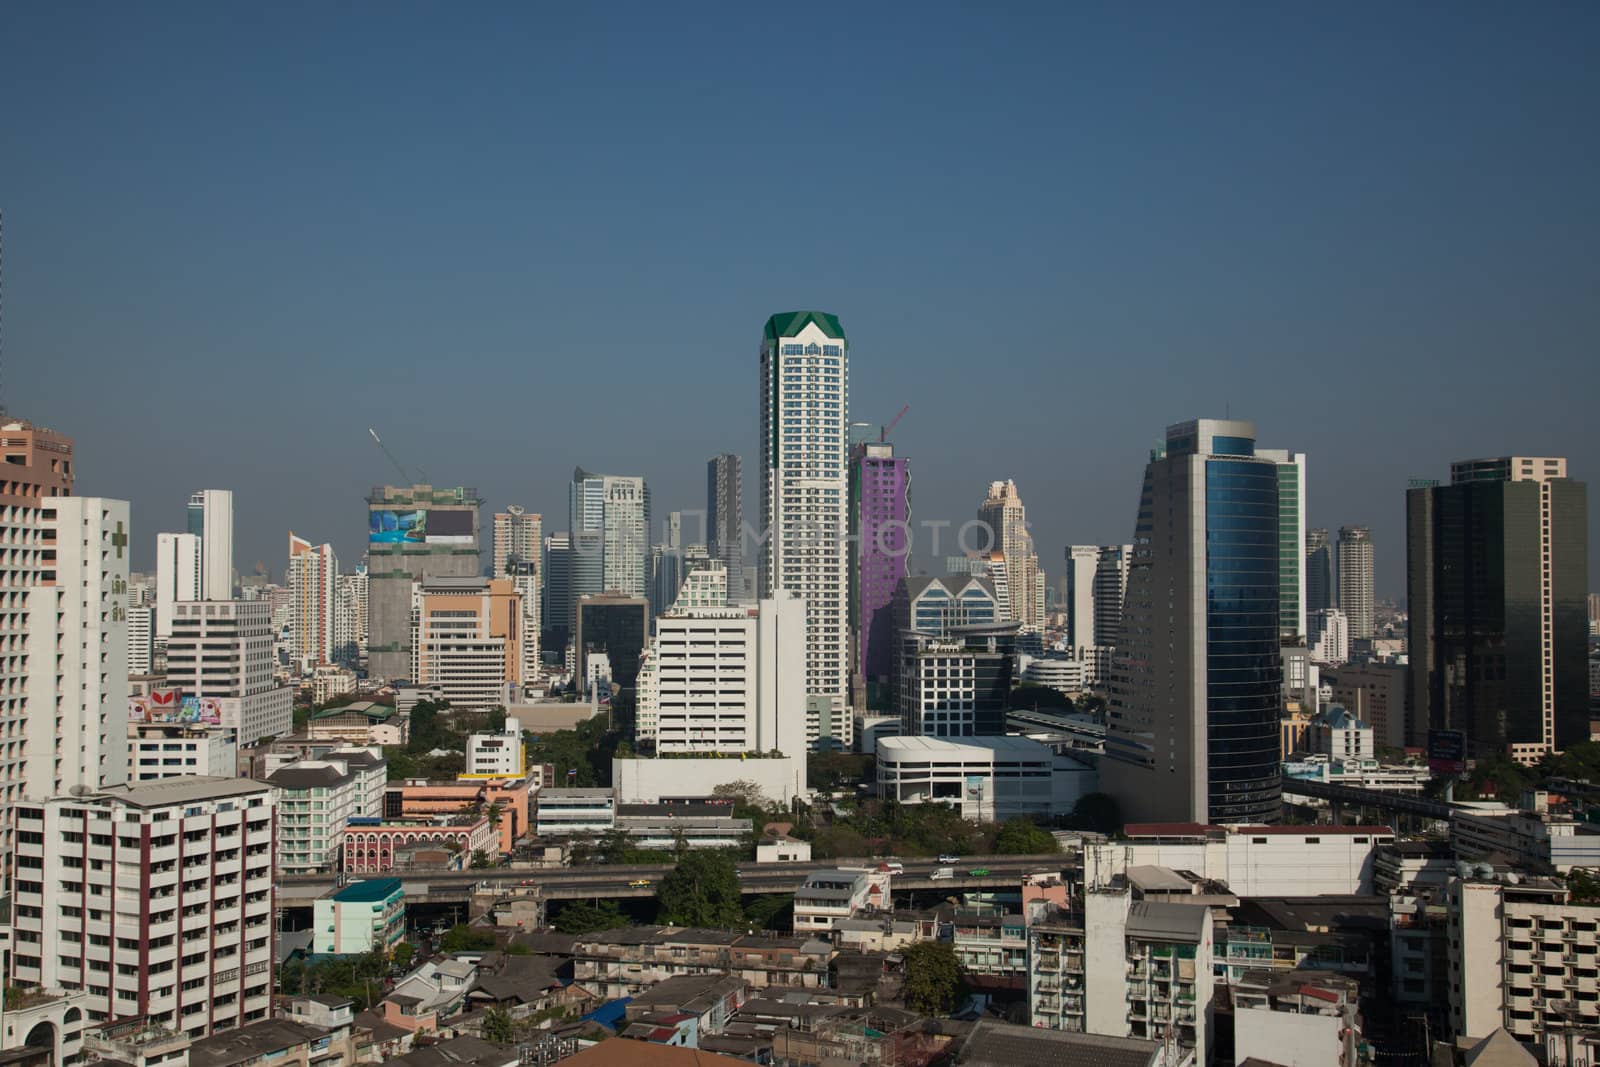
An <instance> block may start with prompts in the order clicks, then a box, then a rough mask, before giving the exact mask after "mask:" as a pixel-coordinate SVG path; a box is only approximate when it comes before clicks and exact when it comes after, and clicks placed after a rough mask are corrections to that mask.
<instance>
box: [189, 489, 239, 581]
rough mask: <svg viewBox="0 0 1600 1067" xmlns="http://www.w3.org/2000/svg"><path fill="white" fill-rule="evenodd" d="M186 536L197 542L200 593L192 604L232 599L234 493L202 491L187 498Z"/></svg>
mask: <svg viewBox="0 0 1600 1067" xmlns="http://www.w3.org/2000/svg"><path fill="white" fill-rule="evenodd" d="M189 532H190V533H191V534H193V535H195V536H196V537H199V538H200V591H199V592H198V593H196V594H195V596H194V597H192V598H191V599H194V600H232V599H233V490H231V489H201V490H200V491H198V492H196V493H195V494H194V495H193V496H191V497H190V498H189Z"/></svg>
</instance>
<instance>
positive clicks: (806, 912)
mask: <svg viewBox="0 0 1600 1067" xmlns="http://www.w3.org/2000/svg"><path fill="white" fill-rule="evenodd" d="M887 878H888V876H887V875H877V874H876V873H875V872H868V871H865V870H843V869H836V870H829V871H812V872H811V873H810V874H808V875H806V877H805V881H803V882H802V883H800V888H798V889H796V890H795V892H794V932H795V933H796V934H814V935H816V936H818V937H826V936H828V934H829V933H830V932H831V931H832V930H833V924H834V922H835V921H836V920H839V919H850V918H854V917H855V916H857V915H860V914H862V913H864V912H866V911H869V910H877V909H878V908H880V907H885V906H887V904H888V901H889V896H888V892H887Z"/></svg>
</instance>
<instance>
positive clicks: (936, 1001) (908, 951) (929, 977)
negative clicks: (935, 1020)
mask: <svg viewBox="0 0 1600 1067" xmlns="http://www.w3.org/2000/svg"><path fill="white" fill-rule="evenodd" d="M900 955H901V957H902V958H903V959H904V960H905V962H906V985H905V998H906V1007H907V1008H909V1009H911V1010H912V1011H915V1012H920V1013H922V1014H924V1015H948V1014H950V1012H952V1011H954V1010H955V1006H956V998H957V997H958V996H960V994H961V966H960V964H959V963H958V962H957V961H956V950H955V946H954V945H952V944H951V943H950V942H948V941H918V942H916V943H915V944H912V945H907V946H906V947H905V948H903V949H901V950H900Z"/></svg>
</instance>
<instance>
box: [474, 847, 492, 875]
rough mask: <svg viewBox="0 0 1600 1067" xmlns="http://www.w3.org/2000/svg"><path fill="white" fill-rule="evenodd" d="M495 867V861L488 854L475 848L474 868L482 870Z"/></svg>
mask: <svg viewBox="0 0 1600 1067" xmlns="http://www.w3.org/2000/svg"><path fill="white" fill-rule="evenodd" d="M494 865H495V863H494V859H493V858H491V857H490V855H489V853H488V852H486V851H485V850H483V849H481V848H475V849H473V850H472V866H473V867H474V868H476V869H478V870H482V869H484V868H486V867H493V866H494Z"/></svg>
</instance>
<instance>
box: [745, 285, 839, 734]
mask: <svg viewBox="0 0 1600 1067" xmlns="http://www.w3.org/2000/svg"><path fill="white" fill-rule="evenodd" d="M849 350H850V349H849V341H848V340H847V339H846V338H845V333H844V328H843V327H842V326H840V325H839V320H838V318H837V317H836V316H834V315H829V314H827V313H826V312H821V311H793V312H786V313H783V314H779V315H773V316H772V317H771V318H769V319H768V320H767V323H766V327H765V329H764V331H763V333H762V339H761V442H762V444H761V527H762V530H763V531H764V532H769V533H770V536H769V537H768V538H767V540H766V543H765V546H764V552H763V557H762V561H761V573H760V587H759V590H758V595H759V596H760V597H761V598H762V599H770V598H772V597H774V596H776V595H777V594H778V593H779V592H784V591H786V592H791V593H795V594H798V595H799V596H801V597H803V598H804V599H805V602H806V695H807V698H808V699H807V709H806V741H807V743H808V744H810V745H812V746H813V747H826V748H839V749H843V750H845V751H849V749H850V748H851V747H852V743H853V738H852V736H851V735H852V733H853V731H854V726H855V720H854V717H853V716H852V715H850V714H847V712H846V709H847V708H848V707H849V706H850V652H851V640H850V633H849V630H850V609H849V585H850V583H849V577H848V572H849V546H848V545H847V544H846V540H845V538H846V534H847V533H848V531H849V522H850V511H849V478H848V474H847V468H848V459H849V454H848V451H847V450H848V438H847V432H846V428H847V427H848V426H849V422H850V362H849Z"/></svg>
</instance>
